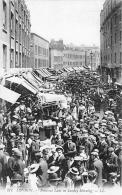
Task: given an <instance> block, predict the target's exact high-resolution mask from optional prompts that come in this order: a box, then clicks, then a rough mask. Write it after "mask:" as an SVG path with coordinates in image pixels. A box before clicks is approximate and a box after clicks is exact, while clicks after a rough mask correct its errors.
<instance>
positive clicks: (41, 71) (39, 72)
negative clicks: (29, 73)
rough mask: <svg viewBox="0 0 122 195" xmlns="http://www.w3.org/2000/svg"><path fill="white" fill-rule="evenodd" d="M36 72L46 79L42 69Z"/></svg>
mask: <svg viewBox="0 0 122 195" xmlns="http://www.w3.org/2000/svg"><path fill="white" fill-rule="evenodd" d="M36 72H37V73H38V74H39V75H40V76H41V77H43V78H46V77H48V76H47V74H46V73H45V72H44V71H43V70H42V69H36Z"/></svg>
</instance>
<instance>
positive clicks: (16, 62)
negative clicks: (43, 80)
mask: <svg viewBox="0 0 122 195" xmlns="http://www.w3.org/2000/svg"><path fill="white" fill-rule="evenodd" d="M15 64H16V65H15V66H16V67H18V52H16V61H15Z"/></svg>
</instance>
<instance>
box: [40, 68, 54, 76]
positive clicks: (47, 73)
mask: <svg viewBox="0 0 122 195" xmlns="http://www.w3.org/2000/svg"><path fill="white" fill-rule="evenodd" d="M42 70H43V72H44V73H45V74H46V75H47V77H50V76H51V75H52V74H51V73H50V72H48V70H47V69H46V68H43V69H42Z"/></svg>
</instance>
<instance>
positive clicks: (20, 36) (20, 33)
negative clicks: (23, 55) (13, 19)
mask: <svg viewBox="0 0 122 195" xmlns="http://www.w3.org/2000/svg"><path fill="white" fill-rule="evenodd" d="M21 40H22V31H21V24H20V25H19V42H20V43H21Z"/></svg>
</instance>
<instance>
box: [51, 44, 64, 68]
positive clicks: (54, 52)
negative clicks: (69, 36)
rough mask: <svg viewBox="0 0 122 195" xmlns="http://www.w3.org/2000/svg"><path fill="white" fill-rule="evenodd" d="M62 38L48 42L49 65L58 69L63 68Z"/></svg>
mask: <svg viewBox="0 0 122 195" xmlns="http://www.w3.org/2000/svg"><path fill="white" fill-rule="evenodd" d="M63 49H64V44H63V40H59V41H55V40H51V42H50V67H51V68H53V69H55V70H58V69H62V68H63Z"/></svg>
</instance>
